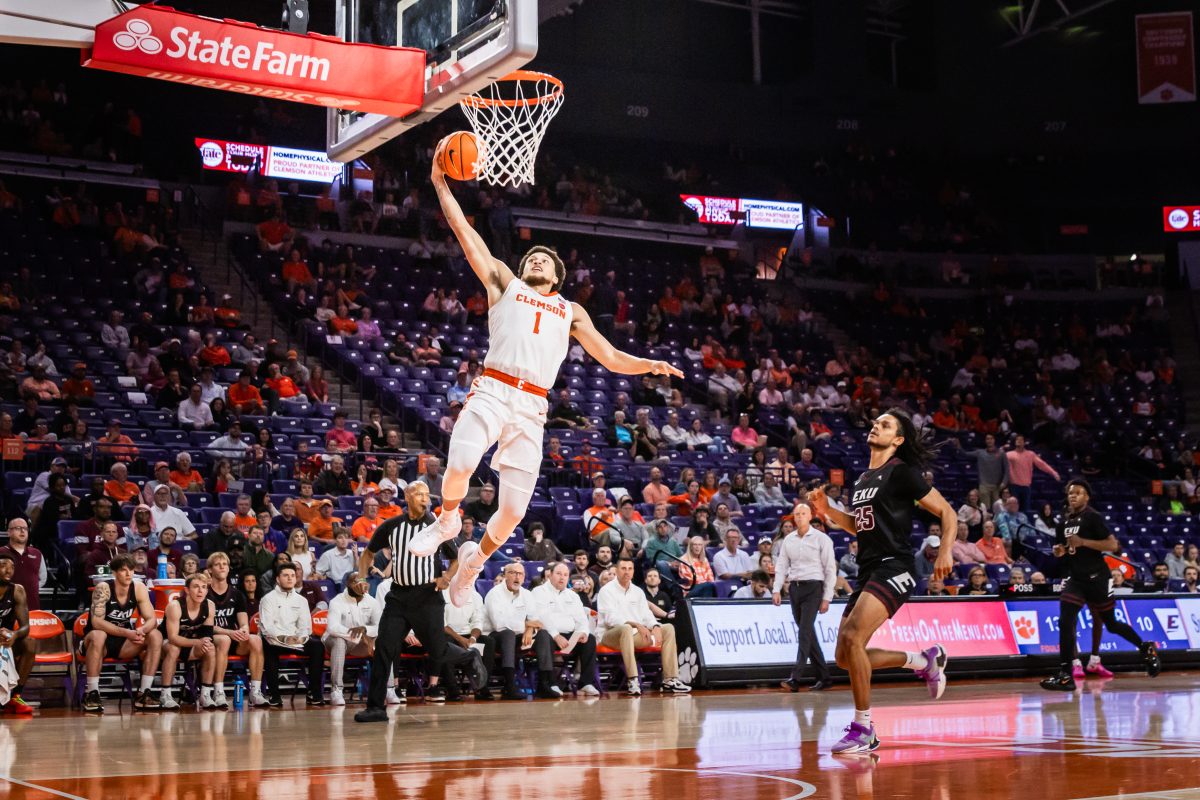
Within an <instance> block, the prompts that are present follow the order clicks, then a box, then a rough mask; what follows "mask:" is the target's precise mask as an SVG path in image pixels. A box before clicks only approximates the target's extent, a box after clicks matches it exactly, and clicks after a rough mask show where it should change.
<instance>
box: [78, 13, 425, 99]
mask: <svg viewBox="0 0 1200 800" xmlns="http://www.w3.org/2000/svg"><path fill="white" fill-rule="evenodd" d="M82 63H83V66H85V67H93V68H95V69H104V70H110V71H112V72H124V73H127V74H129V75H140V76H142V77H146V78H157V79H159V80H166V81H172V82H175V83H184V84H188V85H191V86H199V87H202V88H208V89H219V90H221V91H226V92H238V93H239V94H250V95H255V96H258V97H264V98H268V99H274V100H289V101H291V102H294V103H305V104H308V105H317V106H327V107H332V108H345V109H349V110H351V111H362V112H370V113H375V114H386V115H388V116H392V117H403V116H407V115H408V114H411V113H412V112H414V111H417V110H418V109H420V108H421V106H422V104H423V103H424V100H425V51H423V50H417V49H413V48H405V47H378V46H376V45H369V44H353V43H349V42H343V41H342V40H341V39H337V38H335V37H331V36H323V35H321V34H315V33H314V34H308V35H307V36H303V35H300V34H294V33H285V32H283V31H279V30H272V29H270V28H260V27H258V26H256V25H251V24H250V23H245V22H237V21H235V20H218V19H211V18H209V17H200V16H196V15H194V14H185V13H183V12H180V11H176V10H174V9H172V8H166V7H165V6H154V5H143V6H137V7H135V8H133V9H132V10H130V11H127V12H125V13H124V14H120V15H118V16H116V17H113V18H112V19H108V20H105V21H104V22H102V23H100V24H99V25H98V26H96V40H95V43H94V44H93V46H92V47H91V49H88V50H84V51H83V56H82Z"/></svg>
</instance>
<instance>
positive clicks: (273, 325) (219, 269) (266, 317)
mask: <svg viewBox="0 0 1200 800" xmlns="http://www.w3.org/2000/svg"><path fill="white" fill-rule="evenodd" d="M179 239H180V244H181V245H182V246H183V248H184V249H185V250H186V251H187V253H188V256H189V258H190V259H191V263H192V266H193V267H194V268H195V269H196V271H197V272H199V273H200V277H201V279H202V280H203V281H204V284H205V285H206V286H207V287H208V288H209V289H211V290H212V291H213V292H214V293H216V295H217V296H218V297H220V296H221V295H225V294H228V295H229V296H231V297H233V298H234V304H235V305H236V306H237V307H238V308H240V309H241V311H242V321H243V322H245V323H246V324H247V325H249V326H250V332H251V333H253V334H254V336H255V338H257V339H258V341H259V343H260V344H265V343H266V342H268V341H269V340H271V339H278V340H279V341H281V342H284V343H285V345H287V347H288V349H290V350H296V351H297V352H298V353H299V355H300V361H301V363H303V364H304V365H305V366H307V367H309V368H310V369H311V368H312V367H314V366H316V365H318V364H320V363H321V362H320V360H319V359H318V358H316V357H314V356H313V355H312V354H311V353H309V352H307V351H306V350H305V348H304V346H303V343H302V342H301V341H300V340H299V338H298V337H297V336H296V332H295V331H292V330H289V329H288V327H287V325H286V323H284V322H283V321H281V320H279V319H278V318H277V317H276V316H275V314H273V313H272V311H271V307H270V304H269V303H268V302H267V301H266V300H265V299H264V298H262V297H261V296H260V295H259V293H258V289H257V287H256V286H255V285H254V284H253V283H251V282H250V280H249V279H244V278H243V276H242V274H241V272H239V270H238V268H237V265H236V264H234V263H233V261H232V260H231V259H230V258H229V257H228V251H227V250H226V246H225V241H224V240H223V239H222V238H220V237H216V236H214V235H212V234H211V233H206V232H202V231H201V229H200V228H199V227H192V228H183V229H181V230H180V232H179ZM325 378H326V380H328V381H329V399H330V400H331V401H332V402H335V403H337V404H338V405H339V406H341V407H342V408H344V409H346V411H347V412H348V413H349V414H350V415H351V416H352V417H355V418H357V419H365V418H366V415H367V411H368V410H369V409H370V408H371V406H372V405H373V403H372V402H371V401H370V400H369V399H367V398H364V397H363V396H362V395H360V394H359V392H358V390H357V388H356V387H355V386H354V385H353V384H351V383H348V382H346V381H345V380H344V379H343V378H342V377H341V376H340V375H338V374H337V372H336V371H334V370H330V369H328V367H327V365H326V370H325ZM384 424H385V425H396V424H398V423H397V421H396V420H395V419H394V418H392V417H389V416H385V417H384ZM401 440H402V445H403V446H404V447H406V448H408V449H411V450H419V449H421V442H420V441H419V440H418V439H417V438H416V437H415V436H414V435H413V434H412V433H411V432H409V431H402V434H401Z"/></svg>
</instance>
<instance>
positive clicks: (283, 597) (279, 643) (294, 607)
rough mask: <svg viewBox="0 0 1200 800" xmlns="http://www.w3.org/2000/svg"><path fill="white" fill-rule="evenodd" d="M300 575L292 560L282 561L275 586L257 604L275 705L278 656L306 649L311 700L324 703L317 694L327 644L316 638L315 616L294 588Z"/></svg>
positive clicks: (265, 672)
mask: <svg viewBox="0 0 1200 800" xmlns="http://www.w3.org/2000/svg"><path fill="white" fill-rule="evenodd" d="M299 582H300V576H299V573H298V572H297V570H296V568H295V566H293V565H292V564H280V565H279V567H278V569H277V570H276V571H275V588H274V589H272V590H271V591H269V592H267V594H266V596H265V597H263V599H262V602H261V603H259V605H258V631H259V633H261V634H262V638H263V656H264V659H263V660H264V663H263V682H264V683H265V684H266V685H267V699H268V700H269V701H270V703H271V705H272V706H281V705H283V701H282V700H280V699H279V657H280V656H282V655H295V654H296V652H297V651H302V652H303V653H304V658H305V660H306V661H307V666H308V704H309V705H318V706H320V705H324V704H325V698H324V696H323V695H321V694H318V692H319V688H318V687H320V685H321V673H322V672H323V671H324V670H325V648H324V647H323V646H322V645H321V642H320V641H319V640H317V639H314V638H313V635H312V616H311V614H310V613H309V610H308V601H307V600H305V599H304V595H302V594H300V593H299V592H297V591H295V589H296V584H297V583H299Z"/></svg>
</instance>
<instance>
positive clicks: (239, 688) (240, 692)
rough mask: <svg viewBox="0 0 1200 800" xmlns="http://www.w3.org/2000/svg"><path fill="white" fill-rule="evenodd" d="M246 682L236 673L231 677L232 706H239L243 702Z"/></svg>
mask: <svg viewBox="0 0 1200 800" xmlns="http://www.w3.org/2000/svg"><path fill="white" fill-rule="evenodd" d="M245 695H246V684H245V683H244V682H243V681H242V676H241V675H238V676H237V677H236V678H234V679H233V707H234V708H241V707H242V705H243V704H244V702H245Z"/></svg>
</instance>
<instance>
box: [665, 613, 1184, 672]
mask: <svg viewBox="0 0 1200 800" xmlns="http://www.w3.org/2000/svg"><path fill="white" fill-rule="evenodd" d="M688 608H689V610H690V620H689V621H688V623H689V624H688V625H687V626H685V627H690V630H686V631H684V632H683V633H682V634H681V636H682V638H681V641H684V640H690V639H692V638H693V637H694V642H692V641H689V642H688V643H689V645H694V647H695V655H696V657H697V661H698V664H697V666H698V667H699V668H700V669H701V670H714V669H715V670H718V671H720V670H736V669H745V668H760V667H766V668H769V667H780V668H782V667H785V666H790V665H792V664H793V663H795V659H796V650H797V647H798V645H799V636H798V629H797V627H796V624H795V622H794V621H793V619H792V613H791V608H790V607H789V606H788V604H786V603H784V604H782V605H779V606H776V605H773V604H772V603H770V602H766V601H736V600H723V601H699V602H692V603H689V604H688ZM844 608H845V603H844V602H842V601H835V602H834V603H833V604H831V606H830V608H829V610H828V611H827V612H825V613H824V614H820V615H818V616H817V620H816V632H817V638H818V641H819V643H820V645H821V651H822V653H823V654H824V656H825V660H826V661H827V662H829V663H833V661H834V648H835V646H836V644H837V635H838V628H839V626H840V624H841V618H842V611H843V610H844ZM1058 609H1059V603H1058V599H1057V598H1051V597H1048V598H1045V599H1041V600H1032V599H1031V600H1007V601H1006V600H999V599H994V600H988V601H983V600H968V599H960V600H940V601H936V602H912V603H908V604H906V605H904V606H903V607H902V608H901V609H900V610H899V611H898V612H897V613H896V616H895V617H893V618H892V619H890V620H888V621H887V622H885V623H884V624H883V626H882V627H881V628H880V629H879V630H878V631H876V633H875V636H873V637H872V638H871V646H873V647H881V648H886V649H889V650H915V649H918V648H919V647H921V646H928V645H929V644H931V643H933V642H939V643H941V644H942V645H943V646H945V648H946V652H947V654H948V655H950V656H951V657H952V658H964V657H966V658H988V657H997V656H1020V655H1054V654H1056V653H1058V635H1059V634H1058V631H1059V627H1058V625H1059V614H1058ZM1115 610H1116V615H1117V618H1118V619H1120V620H1122V621H1125V622H1128V623H1129V624H1130V625H1131V626H1133V629H1134V630H1135V631H1137V633H1138V635H1139V636H1141V637H1142V638H1143V639H1145V640H1147V641H1153V642H1155V643H1156V644H1157V645H1158V647H1159V648H1160V649H1162V650H1187V649H1200V599H1190V598H1183V599H1179V598H1170V597H1163V598H1154V597H1136V598H1128V599H1122V600H1118V601H1117V604H1116V609H1115ZM1096 621H1097V620H1095V619H1094V618H1093V617H1092V614H1091V612H1090V611H1088V610H1087V609H1086V608H1085V609H1084V610H1083V611H1082V612H1081V613H1080V615H1079V623H1078V626H1077V631H1076V632H1077V640H1078V642H1079V646H1080V649H1081V650H1083V651H1087V650H1090V649H1091V632H1092V625H1093V624H1094V623H1095V622H1096ZM676 624H677V625H679V621H677V623H676ZM1134 649H1135V648H1134V647H1133V645H1131V644H1129V643H1128V642H1126V641H1125V640H1124V639H1122V638H1120V637H1119V636H1115V635H1113V634H1111V633H1109V632H1108V631H1107V630H1105V631H1104V632H1103V635H1102V638H1101V644H1100V650H1101V652H1102V653H1116V652H1123V653H1131V652H1134ZM681 650H682V645H681Z"/></svg>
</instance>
